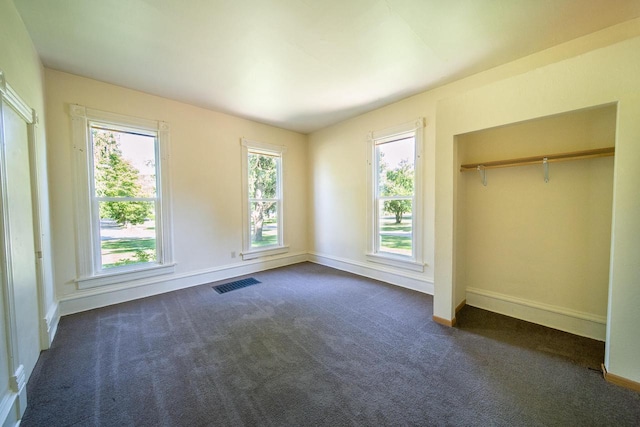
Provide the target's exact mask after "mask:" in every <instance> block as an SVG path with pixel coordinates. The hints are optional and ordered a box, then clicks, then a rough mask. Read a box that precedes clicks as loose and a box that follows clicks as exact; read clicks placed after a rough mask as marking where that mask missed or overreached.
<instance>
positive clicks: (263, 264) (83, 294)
mask: <svg viewBox="0 0 640 427" xmlns="http://www.w3.org/2000/svg"><path fill="white" fill-rule="evenodd" d="M305 261H307V253H306V252H299V253H294V254H285V255H276V256H272V257H268V258H263V259H256V260H252V261H242V262H239V263H236V264H230V265H224V266H219V267H214V268H210V269H206V270H199V271H194V272H189V273H183V274H173V275H171V276H170V277H165V278H163V277H153V278H151V279H146V280H144V281H140V282H133V283H127V284H119V285H113V286H104V287H102V288H91V289H87V290H86V291H84V290H83V291H79V292H77V293H75V294H73V295H71V296H68V297H63V298H61V299H60V300H59V302H58V304H59V313H60V316H65V315H68V314H73V313H79V312H81V311H87V310H92V309H94V308H99V307H105V306H108V305H113V304H119V303H122V302H125V301H131V300H135V299H139V298H146V297H149V296H153V295H158V294H163V293H165V292H171V291H176V290H178V289H184V288H188V287H191V286H198V285H203V284H205V283H211V282H216V281H218V280H225V279H229V278H232V277H237V276H242V275H245V274H252V273H256V272H259V271H264V270H270V269H272V268H278V267H284V266H286V265H291V264H297V263H300V262H305Z"/></svg>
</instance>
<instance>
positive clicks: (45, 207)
mask: <svg viewBox="0 0 640 427" xmlns="http://www.w3.org/2000/svg"><path fill="white" fill-rule="evenodd" d="M0 71H2V72H3V77H4V79H5V80H6V83H7V84H9V85H10V86H11V88H13V90H15V91H16V92H17V94H18V96H19V97H20V98H21V99H22V100H23V101H24V102H25V103H26V104H28V106H29V107H30V108H32V109H34V110H35V112H36V114H37V115H38V117H39V124H38V125H37V126H36V127H35V135H34V136H35V140H36V147H35V148H36V150H35V153H32V154H34V155H35V160H36V163H37V168H36V169H37V170H38V172H39V175H38V180H37V182H36V183H35V185H36V186H37V190H38V192H39V194H40V199H39V201H38V202H39V203H38V205H36V206H34V209H37V210H38V212H39V213H40V221H39V222H40V226H41V235H40V239H37V238H36V240H40V242H41V249H42V255H43V257H42V259H41V260H40V263H41V264H40V265H41V270H40V272H41V273H40V274H41V282H42V288H41V289H39V290H38V296H37V300H38V301H37V304H38V305H39V307H38V308H37V311H38V313H37V314H36V315H37V318H25V316H29V317H31V316H32V315H33V314H34V313H33V311H34V310H35V309H34V310H32V307H21V306H20V304H18V303H19V302H20V301H19V300H18V301H16V304H17V305H18V306H16V307H15V308H14V310H15V311H14V312H13V314H12V315H11V316H9V315H8V313H7V312H5V308H6V307H7V299H8V298H9V295H8V292H6V291H5V290H4V288H5V285H6V284H7V283H6V281H5V278H4V277H2V275H1V274H0V304H1V305H2V307H1V308H0V330H1V332H0V347H2V353H3V355H2V356H0V384H1V386H0V424H1V425H14V424H15V423H16V421H17V420H18V419H19V418H20V416H21V414H22V412H23V411H24V410H25V407H26V397H25V395H26V385H23V380H22V378H12V379H11V380H10V377H13V376H14V375H15V374H16V373H18V372H17V371H13V369H17V368H18V367H19V366H22V367H23V368H24V374H25V375H26V376H27V378H26V380H28V377H29V376H30V374H31V371H32V369H33V367H34V364H35V361H36V360H37V358H38V355H39V350H40V348H47V347H48V345H49V338H50V336H48V332H50V333H51V334H53V333H54V330H55V327H56V326H57V311H56V310H57V305H56V301H55V295H54V289H53V274H52V259H51V249H50V248H51V243H50V239H51V236H50V234H49V203H48V202H49V195H48V189H47V179H46V177H47V164H46V142H45V114H44V89H43V69H42V64H41V63H40V59H39V58H38V55H37V53H36V50H35V48H34V46H33V44H32V42H31V38H30V37H29V34H28V33H27V30H26V28H25V26H24V24H23V22H22V19H21V18H20V16H19V14H18V12H17V10H16V9H15V7H14V5H13V2H12V1H10V0H0ZM7 125H8V124H7ZM22 129H23V130H24V128H22ZM12 142H13V143H16V142H18V140H13V141H12ZM19 142H20V143H21V144H20V147H19V148H18V150H17V151H19V150H20V149H23V148H26V144H25V145H23V144H22V142H23V141H19ZM13 151H14V154H15V153H16V150H13ZM22 172H24V171H22ZM27 173H29V171H27ZM14 176H15V175H14ZM6 184H7V185H8V186H10V188H9V191H8V193H11V192H12V191H11V190H13V193H14V196H16V197H20V195H21V196H22V197H27V198H28V197H30V196H29V194H28V191H27V194H24V189H22V188H20V189H19V190H20V193H19V194H18V195H16V193H15V191H17V187H16V186H12V185H11V183H10V182H7V183H6ZM12 207H13V206H12ZM5 208H7V210H8V207H5ZM13 219H14V220H15V218H13ZM7 227H9V225H7ZM16 229H17V228H12V231H14V232H15V231H16ZM22 238H25V239H26V238H28V239H32V238H33V235H32V233H31V230H29V232H28V233H27V235H22V236H21V235H15V234H14V235H12V236H11V240H12V241H13V242H19V241H21V239H22ZM10 244H11V243H10ZM23 246H26V247H27V248H28V247H29V245H23ZM10 252H13V251H11V250H10ZM32 256H33V254H32ZM2 262H6V260H4V259H3V260H2ZM23 277H27V278H30V279H31V280H28V282H24V281H22V283H23V284H24V283H27V284H30V285H31V286H34V287H35V284H34V283H32V276H29V275H26V276H23ZM13 285H14V289H13V291H14V298H15V297H16V296H15V294H16V292H15V285H16V283H14V284H13ZM24 290H25V289H22V291H21V292H20V294H21V295H22V296H24V295H28V296H29V298H31V297H32V296H33V295H34V294H35V293H36V292H35V290H34V289H33V288H31V287H30V286H29V289H28V291H29V293H28V294H27V293H25V292H24ZM18 296H20V295H18ZM16 299H17V298H16ZM34 305H35V304H34ZM9 317H11V318H12V323H13V325H12V326H11V327H10V326H9V325H8V324H7V323H6V322H7V319H8V318H9ZM39 327H40V328H41V329H40V330H39V329H38V328H39ZM48 328H51V330H50V331H48V330H47V329H48ZM12 332H13V334H12ZM39 332H40V333H41V334H42V335H41V340H40V342H39V343H38V342H37V341H36V342H35V343H34V342H33V340H32V339H31V338H32V337H37V336H38V333H39ZM10 335H13V337H14V339H13V340H11V339H10ZM27 339H29V342H28V345H29V346H28V347H27V346H24V344H25V341H26V340H27ZM36 339H37V338H36ZM10 342H13V343H14V345H15V346H16V348H17V349H18V350H19V351H20V352H21V353H20V352H19V353H18V354H17V359H14V360H11V361H10V360H9V357H10V353H11V347H10ZM27 353H28V354H27ZM14 381H15V382H17V383H18V386H19V387H23V388H22V389H21V390H17V392H18V393H19V394H18V393H16V390H15V389H14V388H13V386H11V383H12V382H14Z"/></svg>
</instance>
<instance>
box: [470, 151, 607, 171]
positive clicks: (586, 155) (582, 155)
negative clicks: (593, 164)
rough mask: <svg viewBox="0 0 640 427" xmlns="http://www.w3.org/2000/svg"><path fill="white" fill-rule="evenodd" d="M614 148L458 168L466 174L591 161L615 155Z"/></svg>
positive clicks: (522, 158)
mask: <svg viewBox="0 0 640 427" xmlns="http://www.w3.org/2000/svg"><path fill="white" fill-rule="evenodd" d="M615 151H616V149H615V147H606V148H596V149H594V150H582V151H573V152H571V153H557V154H548V155H544V156H533V157H521V158H519V159H505V160H494V161H491V162H483V163H469V164H466V165H461V166H460V172H468V171H475V170H478V166H481V168H482V169H496V168H509V167H512V166H525V165H534V164H538V163H544V159H545V158H546V159H547V163H555V162H568V161H570V160H580V159H591V158H595V157H609V156H613V155H614V154H615Z"/></svg>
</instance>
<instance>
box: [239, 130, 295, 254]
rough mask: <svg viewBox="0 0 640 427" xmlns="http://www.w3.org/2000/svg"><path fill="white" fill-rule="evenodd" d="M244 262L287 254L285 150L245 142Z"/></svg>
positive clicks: (243, 160)
mask: <svg viewBox="0 0 640 427" xmlns="http://www.w3.org/2000/svg"><path fill="white" fill-rule="evenodd" d="M242 146H243V155H242V162H243V163H242V171H243V172H242V175H243V176H242V180H243V184H242V185H243V188H244V201H243V206H244V208H243V211H244V227H243V251H242V257H243V259H253V258H257V257H261V256H267V255H276V254H280V253H284V252H286V251H287V250H288V248H287V247H286V246H285V245H284V227H283V215H282V213H283V190H282V186H283V181H282V176H283V172H282V171H283V154H284V153H285V151H286V148H285V147H282V146H276V145H271V144H265V143H261V142H254V141H249V140H246V139H242Z"/></svg>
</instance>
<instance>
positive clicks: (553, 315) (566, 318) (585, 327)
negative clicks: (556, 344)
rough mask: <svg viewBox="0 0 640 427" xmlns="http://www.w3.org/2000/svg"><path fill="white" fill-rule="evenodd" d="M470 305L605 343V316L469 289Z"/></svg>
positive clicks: (468, 302) (467, 295) (468, 299)
mask: <svg viewBox="0 0 640 427" xmlns="http://www.w3.org/2000/svg"><path fill="white" fill-rule="evenodd" d="M466 299H467V305H470V306H472V307H477V308H481V309H484V310H488V311H492V312H494V313H499V314H504V315H505V316H510V317H515V318H516V319H520V320H526V321H527V322H532V323H536V324H539V325H543V326H547V327H550V328H553V329H558V330H561V331H564V332H569V333H571V334H574V335H580V336H583V337H587V338H592V339H595V340H598V341H605V338H606V323H607V319H606V317H605V316H597V315H594V314H589V313H583V312H580V311H575V310H571V309H568V308H564V307H558V306H554V305H549V304H543V303H539V302H535V301H530V300H525V299H522V298H517V297H512V296H509V295H505V294H501V293H498V292H492V291H487V290H484V289H477V288H472V287H467V294H466Z"/></svg>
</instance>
